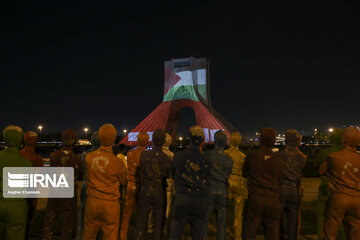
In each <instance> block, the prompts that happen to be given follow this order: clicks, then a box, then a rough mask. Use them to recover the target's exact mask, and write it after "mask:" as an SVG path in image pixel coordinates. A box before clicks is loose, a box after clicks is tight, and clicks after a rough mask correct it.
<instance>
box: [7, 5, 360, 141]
mask: <svg viewBox="0 0 360 240" xmlns="http://www.w3.org/2000/svg"><path fill="white" fill-rule="evenodd" d="M127 2H128V3H126V2H125V1H119V0H116V1H91V0H87V1H76V3H75V1H24V2H18V1H10V0H9V1H2V3H1V6H0V11H1V12H0V14H1V16H0V44H1V45H0V80H1V86H0V90H1V94H0V102H1V109H2V111H1V114H0V129H3V128H4V127H5V126H6V125H8V124H10V123H14V124H19V125H21V126H24V128H25V130H33V129H36V127H37V125H38V124H42V125H43V126H44V130H43V131H44V133H49V132H60V131H63V130H64V129H66V128H68V127H72V128H74V129H76V130H77V131H79V132H80V131H82V129H83V128H84V127H85V126H87V127H89V128H90V131H93V130H94V129H97V128H98V127H99V126H100V125H101V124H103V123H105V122H111V123H113V124H114V125H115V126H116V127H117V128H118V130H121V129H123V128H127V129H131V128H133V127H135V126H136V125H137V124H138V123H139V122H140V121H141V120H143V119H144V118H145V117H146V116H147V115H148V114H149V113H150V112H151V111H152V110H153V109H154V108H155V107H156V106H158V105H159V104H160V103H161V101H162V97H163V78H164V61H167V60H170V59H171V58H181V57H188V56H194V57H206V58H208V60H210V65H211V68H210V79H211V80H210V81H211V98H212V103H213V106H214V108H215V109H216V110H217V111H219V112H220V113H221V114H222V115H223V116H224V117H226V118H227V119H228V120H229V121H230V122H231V123H232V124H233V125H234V126H235V127H237V128H238V129H239V130H240V131H241V132H242V133H243V134H245V135H250V134H253V133H255V131H257V130H259V129H260V128H262V127H264V126H270V127H274V128H275V129H276V130H278V131H283V130H286V129H288V128H296V129H299V130H306V131H309V132H310V131H311V130H312V129H314V128H318V129H323V130H325V129H327V128H329V127H337V126H341V125H343V124H346V125H349V124H354V125H360V110H359V103H360V97H359V90H360V86H359V85H360V84H359V79H360V18H359V17H360V11H359V8H358V6H355V5H354V6H352V5H350V4H349V3H345V2H344V3H343V2H342V1H337V2H336V5H329V4H330V3H329V2H328V3H326V4H328V5H324V4H323V3H324V2H322V1H321V2H322V4H321V5H320V3H319V4H318V5H314V2H317V1H283V2H281V1H275V2H273V1H241V2H244V3H237V4H234V3H232V4H226V3H223V2H225V1H206V2H205V1H195V0H194V1H189V2H190V3H188V2H187V1H167V3H150V1H144V2H142V1H135V0H134V1H127ZM239 2H240V1H239ZM184 112H185V117H184V118H183V119H182V120H181V121H182V122H181V123H180V125H181V126H182V127H184V126H185V127H187V126H190V125H192V124H194V122H193V121H194V117H193V116H192V115H191V112H190V111H188V110H185V111H184ZM189 119H190V120H189Z"/></svg>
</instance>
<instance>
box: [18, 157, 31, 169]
mask: <svg viewBox="0 0 360 240" xmlns="http://www.w3.org/2000/svg"><path fill="white" fill-rule="evenodd" d="M20 163H21V165H22V166H24V167H32V164H31V162H30V161H29V160H28V159H26V158H24V157H22V156H20Z"/></svg>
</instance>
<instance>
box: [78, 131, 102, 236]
mask: <svg viewBox="0 0 360 240" xmlns="http://www.w3.org/2000/svg"><path fill="white" fill-rule="evenodd" d="M99 147H100V139H99V134H98V132H97V131H96V132H93V133H92V134H91V148H90V149H88V150H87V151H85V152H83V154H82V156H81V157H82V165H83V169H84V171H83V179H82V180H83V181H82V185H81V196H80V207H79V208H80V209H79V212H78V218H77V231H76V239H77V240H80V239H81V236H82V232H83V229H84V214H85V204H86V199H87V195H86V187H87V182H86V154H88V153H89V152H93V151H95V150H97V149H98V148H99Z"/></svg>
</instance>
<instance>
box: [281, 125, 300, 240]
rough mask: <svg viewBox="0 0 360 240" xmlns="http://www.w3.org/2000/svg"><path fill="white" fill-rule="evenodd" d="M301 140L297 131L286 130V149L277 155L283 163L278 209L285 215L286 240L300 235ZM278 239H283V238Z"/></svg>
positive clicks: (296, 238) (295, 239)
mask: <svg viewBox="0 0 360 240" xmlns="http://www.w3.org/2000/svg"><path fill="white" fill-rule="evenodd" d="M301 138H302V137H301V135H300V134H299V133H298V131H296V130H294V129H291V130H287V131H286V132H285V144H286V147H285V148H284V149H283V150H282V151H280V152H278V153H277V155H278V156H279V157H280V158H281V159H282V160H283V161H284V163H285V169H284V172H283V174H282V176H281V180H280V207H281V215H283V214H286V219H287V228H286V229H287V235H288V238H287V239H289V240H298V239H299V234H300V217H301V215H300V206H301V198H302V189H301V178H302V171H303V168H304V166H305V162H306V156H305V154H304V153H302V152H301V151H300V150H299V145H300V142H301ZM280 230H282V228H280ZM280 237H281V239H284V237H283V236H280Z"/></svg>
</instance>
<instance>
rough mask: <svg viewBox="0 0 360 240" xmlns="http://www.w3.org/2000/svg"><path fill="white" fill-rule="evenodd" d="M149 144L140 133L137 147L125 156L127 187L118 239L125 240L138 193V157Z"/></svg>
mask: <svg viewBox="0 0 360 240" xmlns="http://www.w3.org/2000/svg"><path fill="white" fill-rule="evenodd" d="M148 144H149V135H148V134H147V133H146V132H145V131H141V132H140V133H139V134H138V136H137V147H136V148H135V149H134V150H131V151H129V152H128V154H127V161H128V175H127V186H126V195H125V203H124V207H123V209H124V212H123V215H122V219H121V228H120V239H121V240H126V239H127V234H128V228H129V222H130V218H131V215H132V213H133V210H134V205H135V197H136V195H137V193H138V191H139V186H140V182H139V181H140V176H139V174H140V172H139V170H140V169H139V167H140V156H141V153H142V152H144V151H145V150H146V146H147V145H148Z"/></svg>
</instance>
